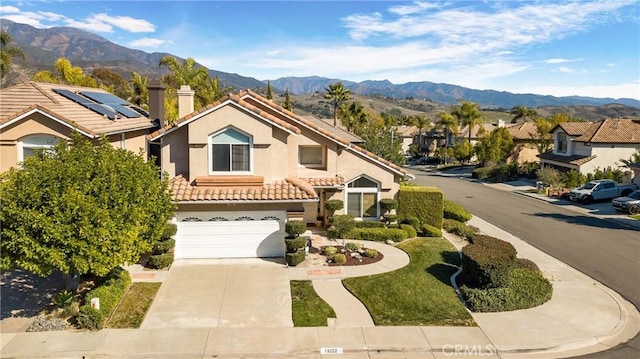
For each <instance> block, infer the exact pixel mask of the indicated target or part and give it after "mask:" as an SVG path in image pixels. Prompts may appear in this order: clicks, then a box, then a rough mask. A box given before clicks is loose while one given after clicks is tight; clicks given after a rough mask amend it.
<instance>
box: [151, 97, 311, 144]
mask: <svg viewBox="0 0 640 359" xmlns="http://www.w3.org/2000/svg"><path fill="white" fill-rule="evenodd" d="M225 103H234V104H236V105H238V106H240V107H242V108H244V109H245V110H248V111H250V112H252V113H254V114H256V115H258V116H260V117H262V118H264V119H266V120H268V121H270V122H272V123H274V124H276V125H278V126H280V127H283V128H285V129H287V130H289V131H291V132H293V133H296V134H300V129H299V128H297V127H296V126H294V125H292V124H290V123H288V122H286V121H283V120H281V119H279V118H277V117H276V116H273V115H272V114H270V113H267V112H266V111H263V110H261V109H260V108H258V107H256V106H254V105H252V104H250V103H249V102H247V101H245V100H244V99H242V98H241V96H239V95H234V94H229V95H227V96H225V97H223V98H221V99H220V100H218V101H215V102H214V103H211V104H209V105H207V106H205V107H203V108H201V109H199V110H196V111H194V112H192V113H190V114H188V115H186V116H184V117H182V118H179V119H177V120H175V121H174V122H173V123H171V124H169V125H167V126H164V127H162V128H160V129H159V130H157V131H155V132H153V133H151V134H149V135H148V136H147V138H148V139H149V140H152V139H155V138H157V137H158V136H161V135H162V134H164V133H166V132H168V131H170V130H171V129H173V128H176V127H178V126H179V125H180V124H182V123H184V122H188V121H190V120H193V119H194V118H196V117H198V116H199V115H201V114H205V113H208V112H211V111H212V110H213V109H215V108H217V107H219V106H221V105H223V104H225Z"/></svg>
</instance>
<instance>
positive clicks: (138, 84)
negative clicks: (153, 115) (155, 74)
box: [128, 71, 149, 110]
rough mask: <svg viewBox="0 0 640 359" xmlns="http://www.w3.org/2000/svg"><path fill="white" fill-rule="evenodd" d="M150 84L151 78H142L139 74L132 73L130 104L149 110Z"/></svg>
mask: <svg viewBox="0 0 640 359" xmlns="http://www.w3.org/2000/svg"><path fill="white" fill-rule="evenodd" d="M148 84H149V77H147V76H145V77H142V76H141V75H140V74H139V73H137V72H135V71H134V72H132V73H131V78H130V79H129V86H130V87H131V93H130V95H129V98H128V100H129V102H131V103H132V104H134V105H136V106H138V107H141V108H143V109H145V110H149V89H148V88H147V86H148Z"/></svg>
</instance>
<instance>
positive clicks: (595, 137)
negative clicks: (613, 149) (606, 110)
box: [574, 119, 640, 144]
mask: <svg viewBox="0 0 640 359" xmlns="http://www.w3.org/2000/svg"><path fill="white" fill-rule="evenodd" d="M574 141H582V142H593V143H638V144H640V121H634V120H630V119H606V120H603V121H600V122H595V123H594V124H593V125H592V126H591V128H590V130H589V131H588V132H586V133H584V134H582V135H581V136H580V137H578V138H576V139H575V140H574Z"/></svg>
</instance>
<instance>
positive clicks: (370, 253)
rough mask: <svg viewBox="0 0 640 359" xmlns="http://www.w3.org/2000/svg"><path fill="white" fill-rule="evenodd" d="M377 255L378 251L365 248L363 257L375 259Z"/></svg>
mask: <svg viewBox="0 0 640 359" xmlns="http://www.w3.org/2000/svg"><path fill="white" fill-rule="evenodd" d="M377 255H378V251H377V250H375V249H373V248H367V249H365V250H364V256H365V257H369V258H375V257H376V256H377Z"/></svg>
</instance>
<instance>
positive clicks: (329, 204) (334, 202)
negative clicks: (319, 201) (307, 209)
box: [324, 199, 344, 218]
mask: <svg viewBox="0 0 640 359" xmlns="http://www.w3.org/2000/svg"><path fill="white" fill-rule="evenodd" d="M324 208H325V209H326V210H327V211H329V218H331V217H333V214H334V213H335V212H336V211H339V210H341V209H343V208H344V202H342V200H339V199H330V200H328V201H326V202H325V203H324Z"/></svg>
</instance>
